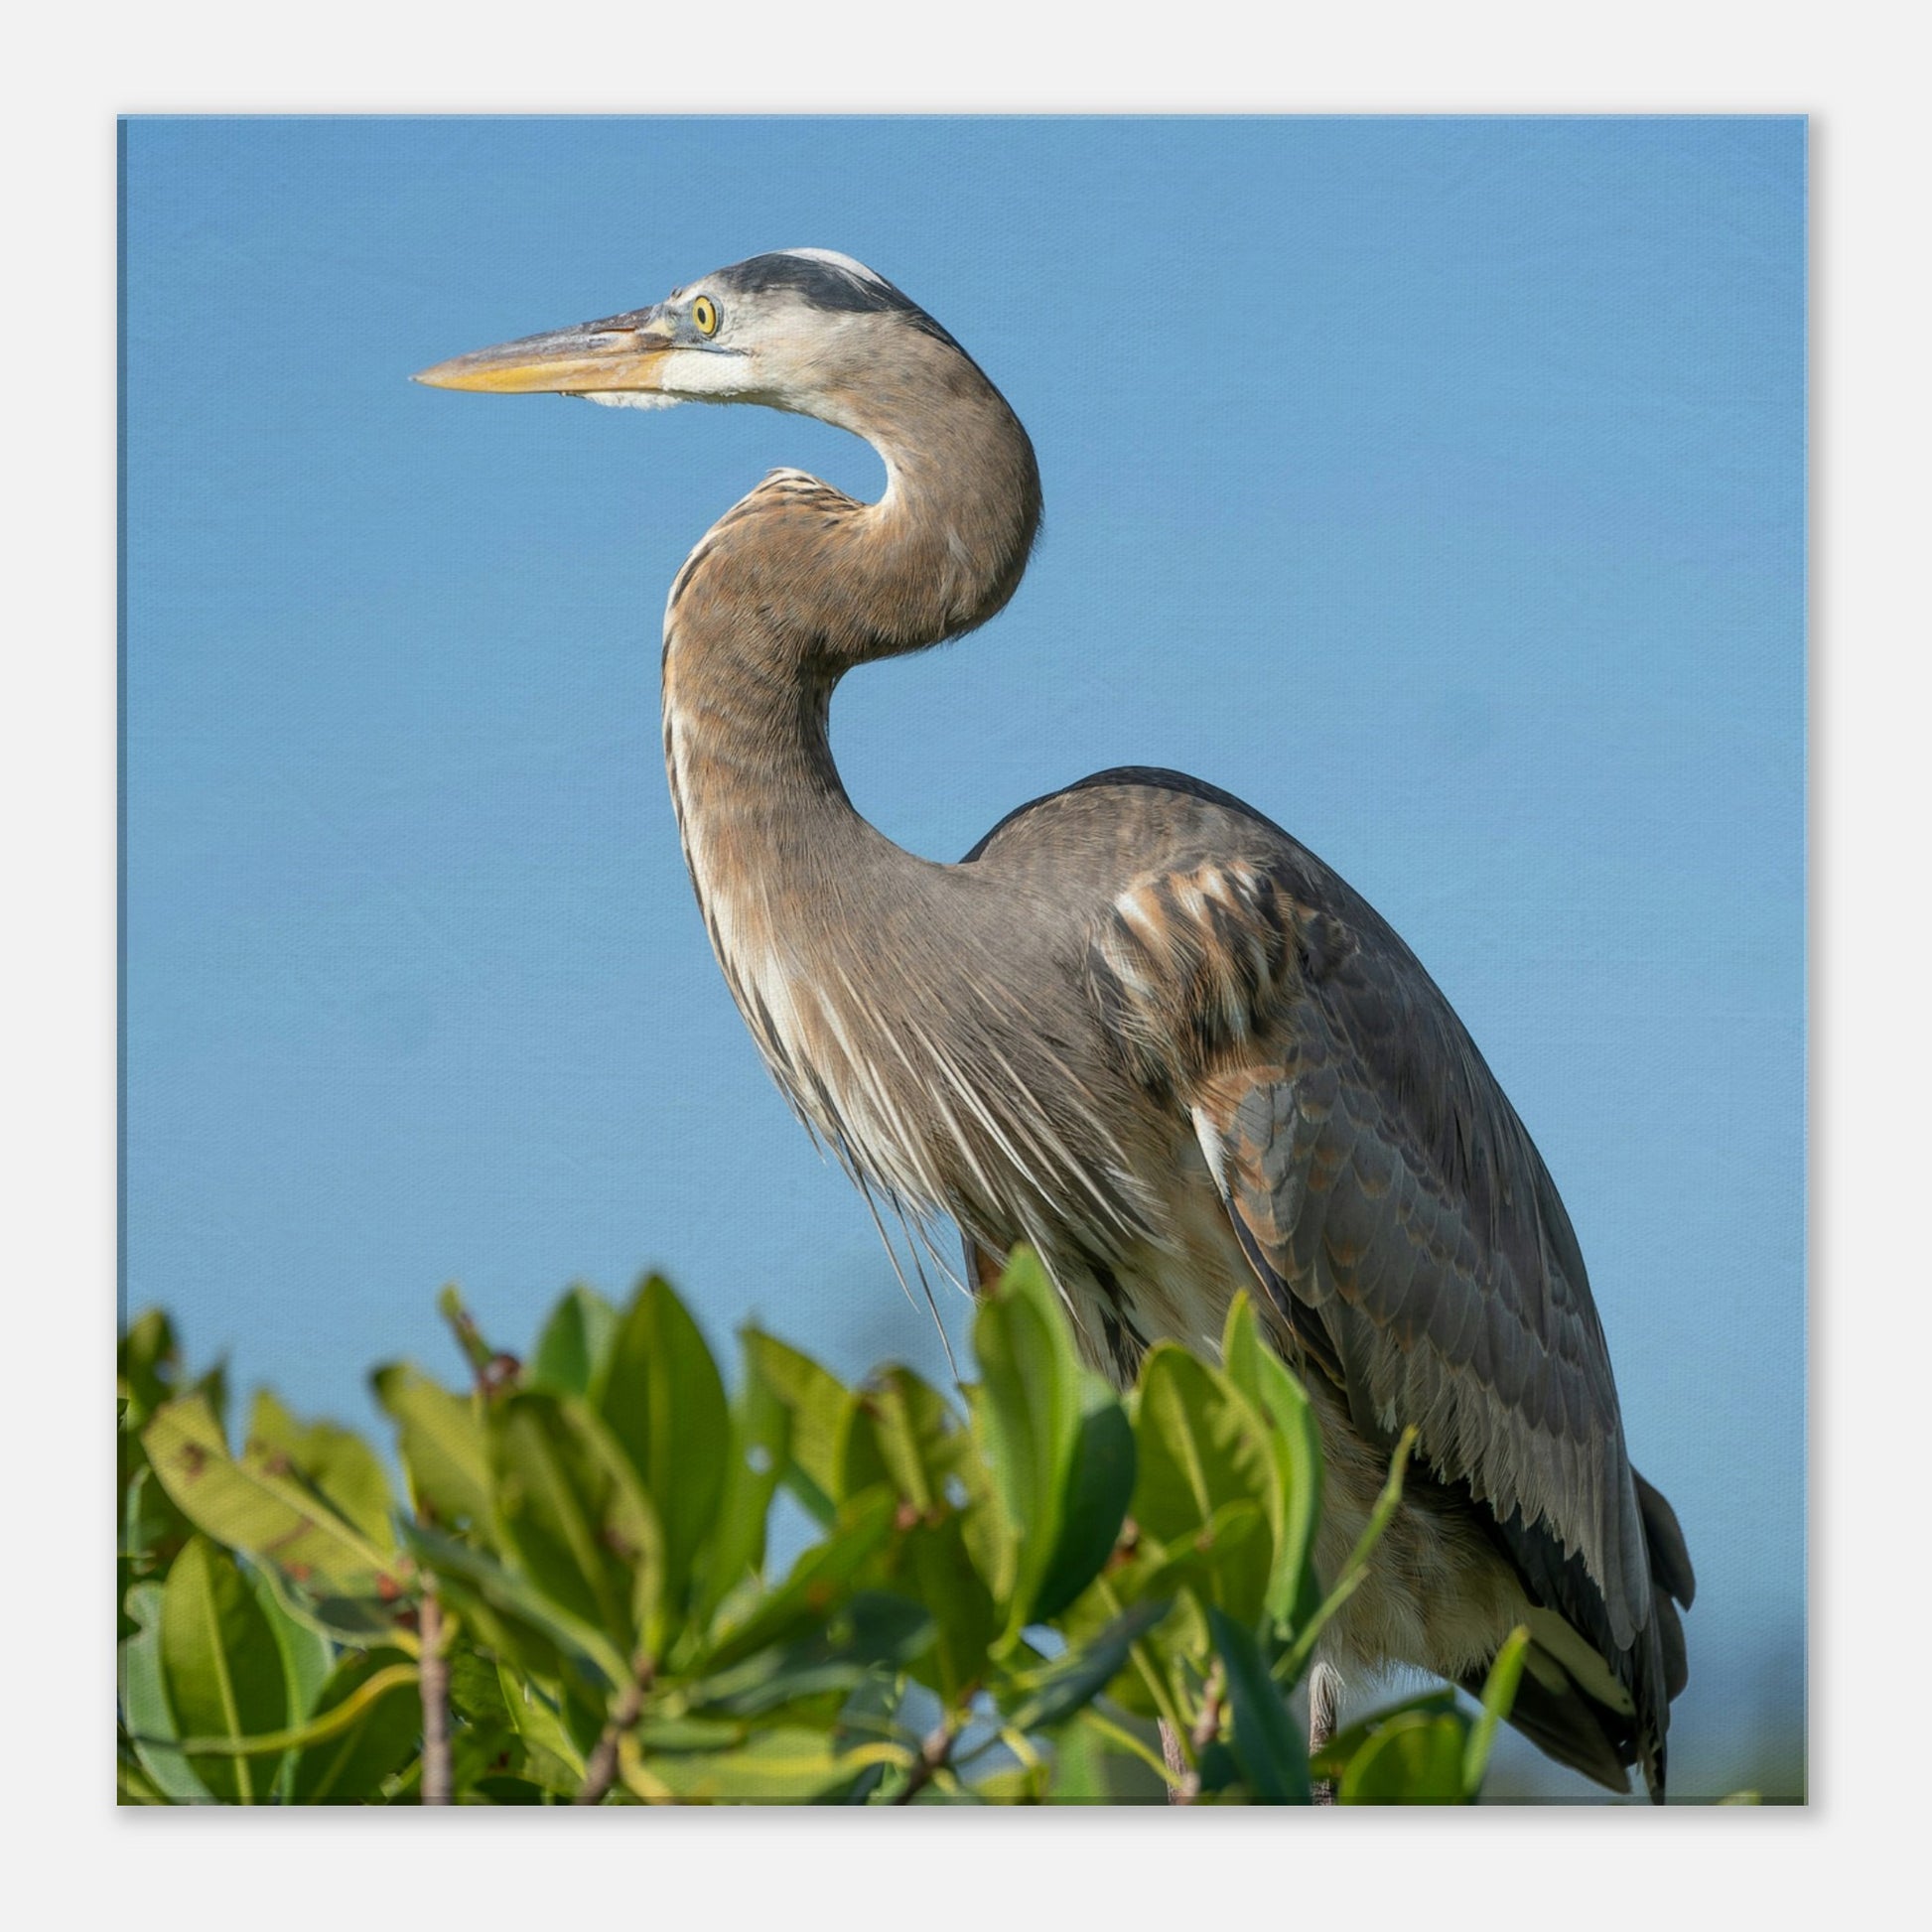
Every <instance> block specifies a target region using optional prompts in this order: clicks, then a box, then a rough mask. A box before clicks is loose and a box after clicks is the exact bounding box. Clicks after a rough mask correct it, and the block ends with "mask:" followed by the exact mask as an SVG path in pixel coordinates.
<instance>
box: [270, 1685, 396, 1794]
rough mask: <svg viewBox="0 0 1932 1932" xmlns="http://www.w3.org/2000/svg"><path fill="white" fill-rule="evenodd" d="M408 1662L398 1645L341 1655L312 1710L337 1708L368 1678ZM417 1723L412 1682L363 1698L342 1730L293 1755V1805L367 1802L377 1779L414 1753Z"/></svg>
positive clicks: (378, 1783) (322, 1711)
mask: <svg viewBox="0 0 1932 1932" xmlns="http://www.w3.org/2000/svg"><path fill="white" fill-rule="evenodd" d="M397 1665H403V1666H405V1667H406V1666H407V1665H408V1659H407V1658H405V1657H404V1656H403V1654H402V1653H401V1652H400V1651H398V1650H371V1651H367V1652H357V1653H352V1654H351V1655H349V1656H346V1657H345V1658H344V1659H343V1660H342V1661H341V1662H340V1663H339V1664H338V1665H337V1666H336V1668H335V1669H334V1671H333V1672H332V1673H331V1674H330V1677H329V1680H328V1682H327V1683H326V1684H325V1685H324V1686H323V1688H322V1694H321V1697H320V1699H319V1700H318V1702H317V1706H316V1715H317V1717H318V1718H326V1717H327V1716H328V1715H329V1714H330V1713H331V1712H334V1711H336V1710H338V1709H340V1708H341V1707H342V1706H343V1705H344V1704H345V1702H347V1700H348V1699H350V1698H351V1697H352V1696H353V1695H354V1694H355V1693H356V1692H357V1691H359V1690H361V1689H362V1687H363V1686H364V1685H366V1684H367V1683H368V1682H369V1680H370V1679H371V1678H374V1677H376V1676H377V1675H378V1674H379V1673H381V1672H382V1671H385V1670H393V1669H394V1668H395V1667H396V1666H397ZM422 1726H423V1711H422V1699H421V1696H420V1694H419V1692H418V1689H417V1687H416V1685H415V1684H414V1683H404V1684H396V1685H395V1686H393V1687H392V1688H391V1689H389V1690H386V1691H384V1692H382V1693H381V1694H380V1695H379V1696H377V1697H376V1698H374V1699H373V1700H372V1701H371V1702H370V1703H368V1704H367V1705H366V1706H365V1707H363V1708H362V1710H361V1711H360V1712H359V1713H358V1715H357V1716H356V1718H355V1720H354V1722H353V1723H352V1724H351V1725H349V1726H348V1728H347V1729H345V1730H344V1731H342V1732H341V1733H340V1734H338V1735H336V1736H333V1737H328V1738H325V1739H323V1740H322V1741H320V1742H317V1743H313V1744H310V1745H307V1746H306V1747H305V1748H304V1749H302V1750H300V1751H298V1752H297V1753H296V1755H295V1760H294V1765H293V1768H292V1770H291V1772H290V1776H289V1785H288V1795H289V1798H290V1800H291V1801H292V1802H293V1803H295V1804H299V1805H346V1804H367V1803H370V1802H372V1801H373V1800H374V1799H375V1798H376V1797H377V1796H378V1795H379V1793H380V1791H381V1787H382V1783H383V1780H384V1779H386V1778H388V1777H390V1776H391V1775H392V1774H393V1773H395V1772H397V1771H400V1770H401V1769H402V1767H403V1766H404V1765H405V1764H406V1763H408V1761H409V1759H410V1758H411V1757H412V1756H413V1755H414V1754H415V1752H416V1749H417V1747H418V1745H419V1743H420V1741H421V1736H422Z"/></svg>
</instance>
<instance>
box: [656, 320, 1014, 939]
mask: <svg viewBox="0 0 1932 1932" xmlns="http://www.w3.org/2000/svg"><path fill="white" fill-rule="evenodd" d="M942 347H943V353H942V352H941V350H942ZM930 353H931V355H932V357H933V359H934V361H935V364H936V366H935V368H934V369H932V370H930V371H928V380H927V381H926V382H925V383H924V384H923V385H922V386H919V387H913V388H906V387H899V388H893V387H882V388H875V389H872V390H869V391H868V392H867V393H866V395H865V397H864V401H863V413H861V403H860V399H859V398H858V397H857V396H856V395H854V396H852V397H849V398H847V397H838V396H835V397H834V398H833V404H832V407H833V408H834V409H837V410H839V411H840V412H841V415H842V418H843V420H844V422H845V424H846V426H847V427H850V428H853V429H855V430H857V431H858V432H859V433H861V434H863V435H864V436H865V437H866V438H867V439H868V441H870V442H871V443H872V444H873V445H874V447H875V448H876V449H877V450H878V451H879V453H880V455H881V456H882V458H883V459H884V460H885V463H886V468H887V476H888V487H887V490H886V493H885V495H884V496H883V497H882V498H881V499H880V501H879V502H877V503H872V504H864V503H858V502H855V501H854V500H853V499H851V498H850V497H848V496H845V495H843V494H842V493H841V492H839V491H837V490H835V489H832V488H831V487H830V486H829V485H827V484H825V483H819V482H818V481H817V480H816V479H814V478H811V477H807V476H804V475H803V474H802V473H800V472H796V471H780V472H777V473H775V474H774V475H773V476H771V477H768V478H767V479H766V480H765V481H764V483H761V484H759V487H758V488H757V489H756V490H754V491H753V492H752V494H751V495H750V496H748V497H746V498H745V500H744V501H743V502H741V503H739V504H738V505H737V506H736V507H734V508H733V509H732V510H730V511H728V512H727V513H726V515H725V516H724V517H722V518H721V519H720V520H719V522H718V523H717V524H716V525H715V526H714V527H713V528H712V530H711V531H710V532H709V534H708V535H707V536H706V537H705V539H704V540H703V542H701V543H700V544H699V546H698V548H697V549H696V550H695V551H694V552H693V553H692V555H691V558H690V560H689V561H688V562H687V563H686V565H685V567H684V569H683V571H682V572H680V574H679V576H678V579H677V582H676V584H675V585H674V586H673V588H672V592H671V600H670V606H669V609H668V611H667V613H666V617H665V645H664V736H665V758H666V761H667V764H668V767H669V772H670V781H671V793H672V798H673V802H674V804H675V805H676V808H677V812H678V820H679V829H680V832H681V835H682V837H683V840H684V846H685V853H686V857H687V859H688V860H689V862H690V865H691V872H692V878H693V883H694V885H695V886H696V888H697V891H698V897H699V900H700V902H701V903H703V904H704V905H705V907H706V911H707V916H708V917H711V916H712V915H713V911H714V907H715V906H717V905H718V904H719V903H720V902H721V901H722V900H724V899H727V898H729V899H735V900H740V901H753V902H755V903H756V905H757V909H758V910H759V912H760V913H761V914H763V915H764V916H763V917H762V918H761V919H760V921H759V922H760V923H777V922H782V921H783V920H786V919H796V920H799V921H801V922H804V923H814V922H816V921H817V920H818V919H819V918H821V917H822V916H823V915H824V913H825V908H826V907H827V905H828V904H836V903H838V902H839V901H840V900H841V898H842V897H843V891H844V888H845V886H846V885H847V884H848V883H849V873H850V868H851V867H852V865H853V864H854V863H855V862H858V861H860V860H863V862H864V863H865V864H866V865H868V866H870V867H871V868H872V869H873V870H874V872H875V873H876V872H877V870H878V869H880V868H882V867H883V868H888V869H894V868H900V869H908V868H909V869H911V871H913V872H916V873H925V872H929V871H931V870H934V869H933V868H929V867H927V866H926V865H925V862H924V861H921V860H917V859H914V858H913V857H912V855H911V854H909V853H905V852H902V851H901V850H900V849H899V848H898V847H897V846H895V845H893V844H892V843H891V842H890V841H889V840H887V839H886V838H885V837H884V836H883V834H880V833H878V832H876V831H875V830H874V829H873V828H872V827H871V826H870V825H868V824H867V823H866V822H865V820H864V819H862V818H861V817H860V815H859V814H858V812H857V811H856V810H854V808H853V806H852V803H851V800H850V799H849V798H848V797H847V795H846V791H845V787H844V785H843V784H842V783H841V782H840V779H839V774H838V768H837V766H836V765H835V764H834V762H833V759H832V749H831V743H830V739H829V736H828V718H829V711H830V704H831V696H832V690H833V687H834V686H835V685H836V684H837V682H838V680H839V678H840V677H841V676H842V675H843V674H844V673H845V672H846V671H847V670H848V669H850V668H851V667H852V666H854V665H855V664H860V663H864V662H866V661H868V660H870V659H873V658H878V657H887V656H894V655H897V654H899V653H901V652H905V651H911V650H918V649H922V648H924V647H925V646H927V645H929V644H935V643H938V642H941V641H942V640H943V639H945V638H948V637H955V636H958V635H959V634H960V633H961V632H963V631H966V630H970V629H972V628H973V627H974V626H975V625H977V624H980V623H983V622H984V621H986V620H987V619H988V618H990V617H992V616H993V615H994V614H995V613H996V612H997V611H999V610H1000V609H1001V607H1002V606H1004V605H1005V603H1006V602H1007V600H1008V599H1009V598H1010V597H1011V596H1012V595H1013V591H1014V589H1015V587H1016V586H1017V585H1018V583H1019V581H1020V577H1021V573H1022V572H1023V571H1024V570H1025V568H1026V561H1027V553H1028V551H1029V549H1030V548H1031V546H1032V543H1033V539H1034V535H1035V531H1036V529H1037V527H1038V520H1039V482H1038V473H1037V470H1036V468H1035V462H1034V454H1033V447H1032V445H1031V444H1030V443H1029V442H1028V440H1027V435H1026V432H1025V431H1024V430H1023V429H1022V428H1021V426H1020V424H1019V422H1018V420H1017V419H1016V418H1015V416H1014V414H1013V412H1012V410H1011V409H1010V408H1009V407H1008V406H1007V403H1006V401H1005V399H1004V398H1003V397H1002V396H1001V395H1000V394H999V392H998V391H997V390H995V389H994V388H993V386H992V384H991V383H989V382H988V381H987V380H986V378H985V377H984V375H982V374H981V373H980V371H979V370H978V369H977V368H976V367H975V366H974V365H973V364H972V363H971V362H969V361H968V360H967V359H966V358H965V357H964V356H963V355H962V354H960V352H959V351H958V350H956V349H952V348H950V347H949V346H944V345H937V344H934V345H931V346H930ZM828 413H830V412H829V411H828ZM908 887H909V880H908ZM727 910H729V907H728V908H727ZM713 937H714V940H717V941H718V942H719V945H720V951H721V954H722V953H723V952H724V951H725V950H726V944H725V940H724V938H723V937H721V935H720V933H719V931H718V930H717V925H716V921H715V920H714V931H713Z"/></svg>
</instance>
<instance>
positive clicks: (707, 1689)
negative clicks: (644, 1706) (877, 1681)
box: [689, 1590, 932, 1719]
mask: <svg viewBox="0 0 1932 1932" xmlns="http://www.w3.org/2000/svg"><path fill="white" fill-rule="evenodd" d="M931 1628H932V1612H931V1611H929V1610H928V1609H927V1608H926V1607H925V1606H924V1605H923V1604H921V1603H916V1602H913V1601H911V1600H909V1599H908V1598H905V1597H902V1596H888V1595H885V1594H883V1593H882V1592H879V1591H873V1590H864V1591H861V1592H860V1593H859V1594H858V1595H856V1596H854V1597H853V1598H852V1599H851V1600H850V1601H849V1602H847V1603H846V1604H845V1605H843V1606H842V1607H841V1608H840V1609H839V1610H838V1611H837V1612H836V1613H834V1614H833V1615H832V1616H830V1617H828V1618H827V1619H826V1620H825V1622H824V1624H823V1626H822V1627H821V1628H819V1629H815V1630H814V1629H807V1630H805V1631H804V1632H802V1633H801V1634H800V1635H798V1636H796V1637H794V1638H792V1639H791V1640H790V1641H789V1642H784V1643H778V1644H772V1645H770V1646H768V1647H766V1648H765V1649H762V1650H759V1651H756V1652H754V1653H753V1654H752V1655H751V1656H749V1657H747V1658H746V1659H744V1661H742V1662H740V1663H738V1664H735V1665H733V1666H732V1667H731V1668H730V1669H727V1670H721V1671H718V1672H715V1673H713V1674H711V1675H709V1676H707V1677H706V1678H705V1680H704V1681H703V1682H702V1683H700V1684H697V1685H695V1686H693V1687H692V1690H691V1691H690V1693H689V1697H690V1701H691V1704H692V1705H693V1707H694V1708H699V1709H702V1710H704V1711H706V1712H713V1711H715V1712H721V1713H724V1714H725V1715H726V1716H728V1717H730V1718H734V1719H743V1718H758V1717H762V1716H764V1715H765V1714H767V1713H769V1712H772V1711H776V1710H778V1709H779V1708H780V1707H781V1706H783V1705H787V1704H792V1703H796V1702H798V1701H801V1700H804V1699H808V1698H822V1697H826V1696H831V1695H836V1696H837V1697H838V1698H839V1700H840V1701H841V1703H843V1701H844V1699H845V1697H846V1696H848V1695H849V1694H850V1693H851V1692H853V1691H855V1690H857V1689H858V1688H859V1686H860V1685H861V1684H862V1683H864V1682H865V1681H866V1680H867V1679H868V1678H869V1677H870V1676H871V1675H872V1674H873V1673H874V1672H875V1671H878V1670H880V1669H882V1668H892V1669H897V1667H899V1666H900V1665H902V1664H904V1663H906V1662H907V1661H908V1660H909V1659H911V1658H912V1657H914V1656H916V1655H917V1654H918V1653H919V1652H920V1651H921V1650H923V1649H924V1648H925V1647H926V1646H927V1644H928V1643H929V1642H930V1640H931Z"/></svg>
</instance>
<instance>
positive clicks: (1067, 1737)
mask: <svg viewBox="0 0 1932 1932" xmlns="http://www.w3.org/2000/svg"><path fill="white" fill-rule="evenodd" d="M1114 1748H1117V1747H1116V1746H1114V1745H1113V1742H1112V1739H1111V1738H1110V1737H1106V1736H1103V1735H1102V1734H1101V1733H1100V1732H1099V1731H1097V1730H1095V1729H1093V1728H1091V1727H1090V1726H1089V1725H1085V1724H1082V1723H1081V1722H1080V1721H1079V1720H1078V1719H1077V1718H1076V1719H1075V1720H1074V1721H1073V1722H1072V1723H1070V1724H1068V1725H1065V1726H1064V1728H1063V1729H1062V1730H1061V1731H1060V1734H1059V1736H1058V1737H1057V1738H1055V1739H1054V1743H1053V1781H1052V1784H1051V1787H1050V1788H1049V1792H1048V1795H1049V1796H1050V1797H1051V1799H1052V1801H1053V1802H1054V1803H1055V1804H1059V1805H1110V1804H1112V1803H1114V1802H1115V1793H1114V1788H1113V1780H1112V1778H1111V1777H1110V1775H1109V1769H1110V1767H1109V1761H1108V1760H1109V1758H1110V1756H1111V1755H1112V1751H1113V1749H1114Z"/></svg>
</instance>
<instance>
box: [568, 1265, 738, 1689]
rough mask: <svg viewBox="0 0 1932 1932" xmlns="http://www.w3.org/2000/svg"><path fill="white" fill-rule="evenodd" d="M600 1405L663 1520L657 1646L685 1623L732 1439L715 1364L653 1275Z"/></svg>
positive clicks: (655, 1608)
mask: <svg viewBox="0 0 1932 1932" xmlns="http://www.w3.org/2000/svg"><path fill="white" fill-rule="evenodd" d="M597 1406H598V1410H599V1413H600V1414H601V1415H602V1417H603V1419H604V1422H605V1424H606V1426H607V1427H608V1428H609V1430H610V1432H611V1435H612V1437H613V1438H614V1439H615V1440H616V1442H617V1443H618V1444H619V1446H620V1447H621V1449H623V1451H624V1453H625V1454H626V1455H627V1456H628V1457H629V1458H630V1465H631V1467H632V1469H633V1470H634V1471H635V1472H636V1475H637V1479H638V1480H639V1481H640V1482H641V1483H642V1485H643V1491H644V1494H645V1496H646V1497H648V1499H649V1501H650V1504H651V1506H652V1508H653V1509H654V1510H655V1513H656V1517H657V1522H658V1524H659V1527H660V1531H661V1536H660V1540H659V1543H658V1545H657V1561H658V1564H659V1566H660V1574H659V1576H658V1578H657V1579H656V1596H655V1599H654V1600H653V1603H652V1606H651V1608H652V1618H651V1623H650V1628H649V1630H648V1632H647V1635H646V1641H647V1643H648V1645H649V1647H650V1648H651V1650H652V1651H653V1652H658V1651H661V1649H662V1648H663V1646H664V1644H665V1643H666V1642H667V1641H668V1639H669V1638H670V1637H671V1636H673V1635H675V1634H676V1631H677V1630H678V1628H679V1627H680V1626H681V1624H682V1621H683V1612H684V1604H685V1597H686V1593H687V1590H688V1587H689V1585H690V1580H691V1576H692V1572H693V1569H694V1567H695V1565H696V1562H697V1559H698V1554H699V1552H700V1550H701V1549H702V1548H703V1546H704V1542H705V1539H706V1538H707V1537H708V1536H709V1535H710V1533H711V1529H712V1525H713V1524H714V1523H715V1522H716V1521H717V1517H718V1505H719V1502H720V1500H721V1498H722V1497H723V1494H724V1489H725V1475H726V1459H727V1457H728V1456H729V1455H730V1453H731V1447H732V1440H731V1411H730V1409H729V1408H728V1406H727V1405H726V1401H725V1385H724V1382H723V1381H722V1380H721V1379H720V1377H719V1374H718V1364H717V1363H716V1362H715V1361H714V1360H713V1359H712V1356H711V1350H710V1349H709V1348H707V1347H706V1346H705V1339H704V1336H703V1335H702V1334H700V1333H699V1332H698V1324H697V1323H696V1322H695V1321H693V1320H692V1319H691V1316H690V1314H689V1313H688V1312H687V1311H686V1310H685V1307H684V1304H683V1303H682V1302H680V1301H679V1300H678V1299H677V1297H676V1296H675V1295H674V1294H672V1292H671V1290H670V1288H669V1286H668V1285H667V1284H666V1283H664V1282H662V1281H660V1280H659V1279H658V1278H657V1277H656V1276H652V1277H651V1279H650V1280H649V1281H647V1282H646V1283H645V1284H644V1286H643V1288H642V1289H641V1290H640V1291H639V1293H638V1295H637V1296H636V1299H635V1300H634V1301H632V1303H631V1304H630V1306H629V1308H628V1309H626V1310H625V1311H624V1313H623V1318H622V1320H621V1322H620V1323H619V1326H618V1330H617V1333H616V1336H615V1337H614V1339H613V1341H612V1343H611V1366H610V1371H609V1374H608V1375H607V1377H606V1378H605V1384H604V1390H603V1394H602V1396H601V1397H600V1398H599V1401H598V1405H597Z"/></svg>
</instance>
